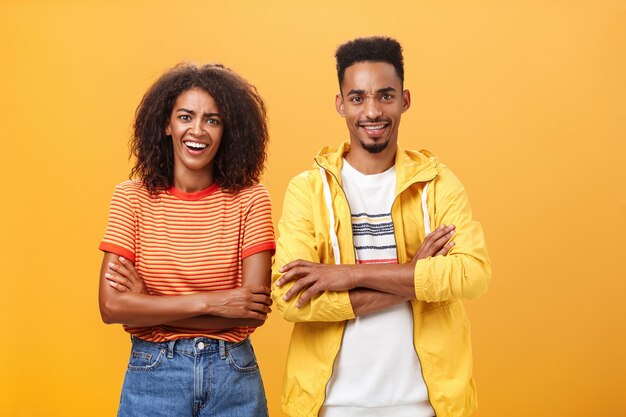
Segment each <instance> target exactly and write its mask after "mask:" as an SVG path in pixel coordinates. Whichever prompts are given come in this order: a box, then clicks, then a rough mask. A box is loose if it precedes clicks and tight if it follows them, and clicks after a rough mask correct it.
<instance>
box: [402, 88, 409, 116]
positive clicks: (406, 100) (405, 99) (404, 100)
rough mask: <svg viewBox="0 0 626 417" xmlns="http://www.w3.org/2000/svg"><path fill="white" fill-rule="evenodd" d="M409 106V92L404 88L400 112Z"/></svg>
mask: <svg viewBox="0 0 626 417" xmlns="http://www.w3.org/2000/svg"><path fill="white" fill-rule="evenodd" d="M409 107H411V92H410V91H409V90H404V91H403V92H402V113H404V112H405V111H407V110H408V109H409Z"/></svg>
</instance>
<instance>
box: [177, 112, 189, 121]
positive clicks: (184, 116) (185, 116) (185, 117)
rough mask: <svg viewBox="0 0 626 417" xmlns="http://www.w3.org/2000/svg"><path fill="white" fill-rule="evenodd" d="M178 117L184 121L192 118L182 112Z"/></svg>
mask: <svg viewBox="0 0 626 417" xmlns="http://www.w3.org/2000/svg"><path fill="white" fill-rule="evenodd" d="M178 118H179V119H180V120H184V121H186V122H187V121H189V120H191V117H190V116H189V115H188V114H181V115H180V116H178Z"/></svg>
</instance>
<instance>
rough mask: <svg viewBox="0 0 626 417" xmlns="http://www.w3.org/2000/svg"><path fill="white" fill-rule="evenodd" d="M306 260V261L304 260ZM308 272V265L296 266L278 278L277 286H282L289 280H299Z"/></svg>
mask: <svg viewBox="0 0 626 417" xmlns="http://www.w3.org/2000/svg"><path fill="white" fill-rule="evenodd" d="M302 262H304V261H302ZM307 274H308V268H307V267H306V266H301V265H298V266H294V267H292V268H291V269H290V270H289V271H287V272H286V273H285V275H283V276H282V277H280V278H279V279H277V280H276V286H277V287H280V286H282V285H285V284H286V283H288V282H291V281H295V280H298V279H300V278H302V277H304V276H306V275H307Z"/></svg>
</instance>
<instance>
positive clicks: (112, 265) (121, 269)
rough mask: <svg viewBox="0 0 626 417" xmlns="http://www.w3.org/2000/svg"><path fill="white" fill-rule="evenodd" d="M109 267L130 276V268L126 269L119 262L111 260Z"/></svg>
mask: <svg viewBox="0 0 626 417" xmlns="http://www.w3.org/2000/svg"><path fill="white" fill-rule="evenodd" d="M109 269H110V270H111V271H114V272H116V273H118V274H120V275H122V276H124V277H128V276H129V275H130V274H129V272H128V269H126V267H125V266H124V265H122V264H120V263H117V262H109Z"/></svg>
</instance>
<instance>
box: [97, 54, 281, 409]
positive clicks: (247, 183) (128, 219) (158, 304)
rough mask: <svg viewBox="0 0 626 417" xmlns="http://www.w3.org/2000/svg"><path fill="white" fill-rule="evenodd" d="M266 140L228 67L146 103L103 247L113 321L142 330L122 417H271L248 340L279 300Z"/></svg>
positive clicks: (165, 85)
mask: <svg viewBox="0 0 626 417" xmlns="http://www.w3.org/2000/svg"><path fill="white" fill-rule="evenodd" d="M267 141H268V133H267V125H266V110H265V106H264V104H263V101H262V99H261V97H260V96H259V95H258V94H257V92H256V89H255V88H254V87H253V86H251V85H250V84H248V83H247V82H246V81H245V80H244V79H242V78H241V77H240V76H238V75H237V74H235V73H234V72H232V71H231V70H229V69H227V68H224V67H223V66H221V65H205V66H200V67H199V66H194V65H189V64H183V65H179V66H177V67H175V68H173V69H172V70H170V71H168V72H167V73H165V74H164V75H163V76H161V78H160V79H159V80H157V81H156V83H155V84H154V85H153V86H152V87H151V88H150V89H149V90H148V92H147V93H146V94H145V96H144V97H143V100H142V101H141V103H140V105H139V107H138V109H137V113H136V120H135V124H134V134H133V137H132V139H131V149H132V153H133V155H134V156H136V158H137V162H136V164H135V166H134V168H133V169H132V172H131V177H135V178H136V180H131V181H126V182H123V183H121V184H119V185H118V186H117V187H116V189H115V192H114V194H113V198H112V201H111V209H110V214H109V223H108V228H107V231H106V234H105V236H104V238H103V240H102V242H101V244H100V249H101V250H102V251H104V258H103V260H102V267H101V271H100V290H99V291H100V292H99V295H100V312H101V315H102V319H103V321H104V322H106V323H121V324H124V328H125V330H126V331H127V332H129V333H130V334H131V336H132V350H131V355H130V360H129V364H128V369H127V372H126V377H125V380H124V386H123V388H122V395H121V400H120V406H119V411H118V415H119V416H150V417H155V416H185V415H188V416H192V415H193V416H202V415H207V416H208V415H210V416H229V417H232V416H255V417H257V416H266V415H267V405H266V400H265V393H264V390H263V385H262V381H261V377H260V373H259V368H258V365H257V362H256V358H255V356H254V352H253V350H252V346H251V345H250V341H249V339H248V336H249V335H250V334H251V333H252V332H253V331H254V329H255V328H256V327H257V326H260V325H262V324H263V322H264V321H265V319H266V317H267V314H268V313H269V312H270V305H271V299H270V297H269V285H270V261H271V255H272V252H273V251H274V248H275V244H274V232H273V226H272V221H271V213H270V202H269V196H268V193H267V191H266V190H265V188H264V187H263V186H262V185H260V184H258V180H259V176H260V174H261V172H262V169H263V164H264V161H265V156H266V153H265V147H266V144H267Z"/></svg>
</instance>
